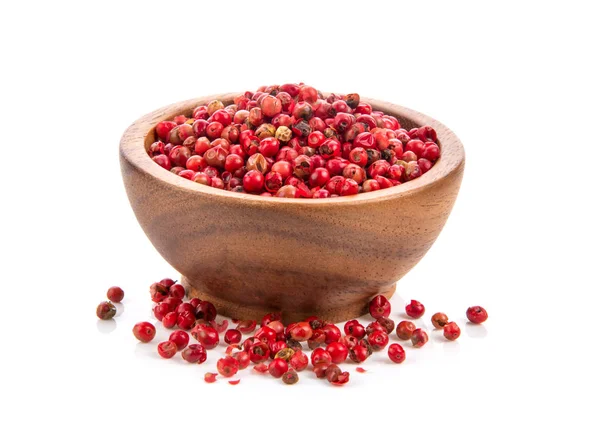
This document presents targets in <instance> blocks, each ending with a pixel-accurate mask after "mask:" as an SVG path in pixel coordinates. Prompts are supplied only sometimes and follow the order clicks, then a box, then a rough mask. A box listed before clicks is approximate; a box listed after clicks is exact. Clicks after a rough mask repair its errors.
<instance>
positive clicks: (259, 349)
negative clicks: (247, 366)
mask: <svg viewBox="0 0 600 437" xmlns="http://www.w3.org/2000/svg"><path fill="white" fill-rule="evenodd" d="M270 352H271V351H270V350H269V346H267V344H266V343H263V342H262V341H260V340H257V339H255V340H254V342H253V343H252V345H251V346H250V348H249V350H248V355H249V356H250V361H252V362H253V363H255V364H257V363H262V362H263V361H266V360H267V359H269V356H270Z"/></svg>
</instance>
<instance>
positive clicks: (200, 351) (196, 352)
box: [181, 344, 206, 364]
mask: <svg viewBox="0 0 600 437" xmlns="http://www.w3.org/2000/svg"><path fill="white" fill-rule="evenodd" d="M181 356H182V358H183V359H184V360H185V361H187V362H188V363H198V364H202V363H203V362H205V361H206V349H204V346H202V345H201V344H190V345H189V346H188V347H187V348H185V349H184V350H183V352H181Z"/></svg>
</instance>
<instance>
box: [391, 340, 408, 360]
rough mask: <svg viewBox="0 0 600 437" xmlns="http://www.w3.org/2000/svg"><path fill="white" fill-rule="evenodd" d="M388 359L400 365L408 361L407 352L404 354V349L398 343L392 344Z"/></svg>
mask: <svg viewBox="0 0 600 437" xmlns="http://www.w3.org/2000/svg"><path fill="white" fill-rule="evenodd" d="M388 357H390V360H392V361H393V362H394V363H398V364H400V363H402V362H403V361H404V360H405V359H406V352H404V348H403V347H402V346H400V345H399V344H398V343H392V344H390V347H389V348H388Z"/></svg>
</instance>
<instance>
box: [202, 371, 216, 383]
mask: <svg viewBox="0 0 600 437" xmlns="http://www.w3.org/2000/svg"><path fill="white" fill-rule="evenodd" d="M216 381H217V374H216V373H211V372H207V373H205V374H204V382H207V383H209V384H212V383H213V382H216Z"/></svg>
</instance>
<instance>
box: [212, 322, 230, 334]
mask: <svg viewBox="0 0 600 437" xmlns="http://www.w3.org/2000/svg"><path fill="white" fill-rule="evenodd" d="M209 324H210V326H212V327H213V328H215V329H216V330H217V332H218V333H219V334H222V333H224V332H225V331H227V327H228V326H229V322H228V321H227V320H226V319H223V320H221V323H217V322H216V321H214V320H211V321H210V322H209Z"/></svg>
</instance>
